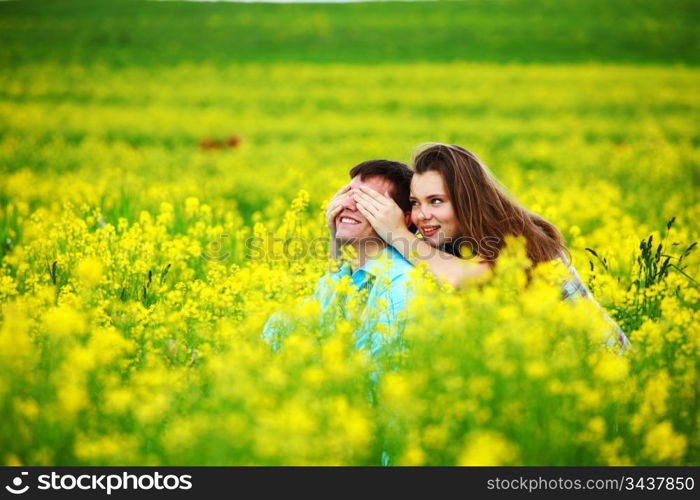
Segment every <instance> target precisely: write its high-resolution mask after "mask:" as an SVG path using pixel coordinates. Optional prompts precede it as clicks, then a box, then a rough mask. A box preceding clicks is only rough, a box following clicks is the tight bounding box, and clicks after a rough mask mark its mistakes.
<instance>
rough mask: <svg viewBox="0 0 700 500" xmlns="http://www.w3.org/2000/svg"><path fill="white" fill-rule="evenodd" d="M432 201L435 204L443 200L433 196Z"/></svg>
mask: <svg viewBox="0 0 700 500" xmlns="http://www.w3.org/2000/svg"><path fill="white" fill-rule="evenodd" d="M431 203H432V204H433V205H437V204H440V203H442V200H441V199H440V198H433V199H432V200H431Z"/></svg>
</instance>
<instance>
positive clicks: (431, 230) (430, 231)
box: [420, 226, 440, 238]
mask: <svg viewBox="0 0 700 500" xmlns="http://www.w3.org/2000/svg"><path fill="white" fill-rule="evenodd" d="M439 229H440V226H421V227H420V233H421V234H422V235H423V236H425V237H426V238H429V237H430V236H434V235H435V234H437V232H438V230H439Z"/></svg>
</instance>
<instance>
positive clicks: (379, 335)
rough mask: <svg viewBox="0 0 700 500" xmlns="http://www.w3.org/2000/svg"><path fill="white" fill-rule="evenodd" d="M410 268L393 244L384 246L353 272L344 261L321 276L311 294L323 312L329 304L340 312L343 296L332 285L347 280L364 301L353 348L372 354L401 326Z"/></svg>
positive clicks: (408, 294)
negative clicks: (337, 267)
mask: <svg viewBox="0 0 700 500" xmlns="http://www.w3.org/2000/svg"><path fill="white" fill-rule="evenodd" d="M411 269H413V265H412V264H411V263H410V262H409V261H407V260H406V259H405V258H404V257H403V256H402V255H401V254H400V253H399V252H398V251H397V250H396V249H395V248H394V247H392V246H386V247H385V248H383V249H382V250H381V251H380V252H379V254H378V255H377V256H376V257H375V258H373V259H369V260H368V261H367V262H365V264H364V265H363V266H362V267H360V268H359V269H357V270H356V271H354V272H353V271H352V268H351V266H350V264H349V263H347V262H346V263H343V264H342V265H341V266H340V268H339V269H338V271H336V272H334V273H330V274H327V275H325V276H323V277H322V278H321V279H320V280H319V282H318V285H317V287H316V291H315V292H314V297H315V298H316V299H317V300H318V301H319V304H320V305H321V310H322V311H323V312H324V313H325V312H328V310H329V308H331V307H338V308H340V309H341V311H340V312H341V313H343V311H342V308H343V305H344V304H343V300H344V298H343V297H341V298H338V297H337V288H336V287H337V285H338V283H339V282H340V281H341V280H343V279H344V278H345V279H348V280H349V281H350V283H351V284H352V286H353V287H354V289H355V290H356V291H357V292H361V293H362V294H363V296H362V298H363V299H364V300H366V303H365V308H364V312H363V314H362V326H361V328H360V329H359V330H358V331H356V332H355V335H356V342H355V347H357V348H358V349H368V350H369V352H370V353H371V354H372V355H373V356H376V355H377V354H378V353H379V351H380V349H381V348H382V347H383V346H384V345H386V344H387V342H388V341H390V340H395V339H396V337H395V335H397V334H400V332H401V330H402V328H403V324H404V321H405V309H406V304H407V302H408V300H409V299H410V297H411V296H412V292H413V287H412V282H411V279H410V277H409V275H408V273H409V271H410V270H411ZM365 294H366V295H365Z"/></svg>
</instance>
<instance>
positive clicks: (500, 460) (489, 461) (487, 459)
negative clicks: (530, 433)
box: [457, 430, 517, 467]
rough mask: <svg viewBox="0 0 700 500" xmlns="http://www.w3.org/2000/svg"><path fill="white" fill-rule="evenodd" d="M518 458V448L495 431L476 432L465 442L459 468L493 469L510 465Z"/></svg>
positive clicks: (458, 463)
mask: <svg viewBox="0 0 700 500" xmlns="http://www.w3.org/2000/svg"><path fill="white" fill-rule="evenodd" d="M516 458H517V448H516V447H515V446H514V445H513V444H511V443H510V442H509V441H508V440H507V439H505V438H504V437H503V435H501V434H500V433H498V432H495V431H488V430H484V431H476V432H474V433H472V434H469V435H468V436H467V438H466V440H465V445H464V449H463V450H462V452H461V453H460V455H459V458H458V460H457V465H459V466H485V467H493V466H499V465H508V464H511V463H513V462H514V461H515V460H516Z"/></svg>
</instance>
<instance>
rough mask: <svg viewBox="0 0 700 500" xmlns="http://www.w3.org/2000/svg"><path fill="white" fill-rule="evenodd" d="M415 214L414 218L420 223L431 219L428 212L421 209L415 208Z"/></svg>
mask: <svg viewBox="0 0 700 500" xmlns="http://www.w3.org/2000/svg"><path fill="white" fill-rule="evenodd" d="M416 212H417V213H416V217H417V218H418V219H419V220H421V221H426V220H428V219H430V217H431V215H430V212H429V211H428V210H425V209H423V207H421V208H417V209H416Z"/></svg>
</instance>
